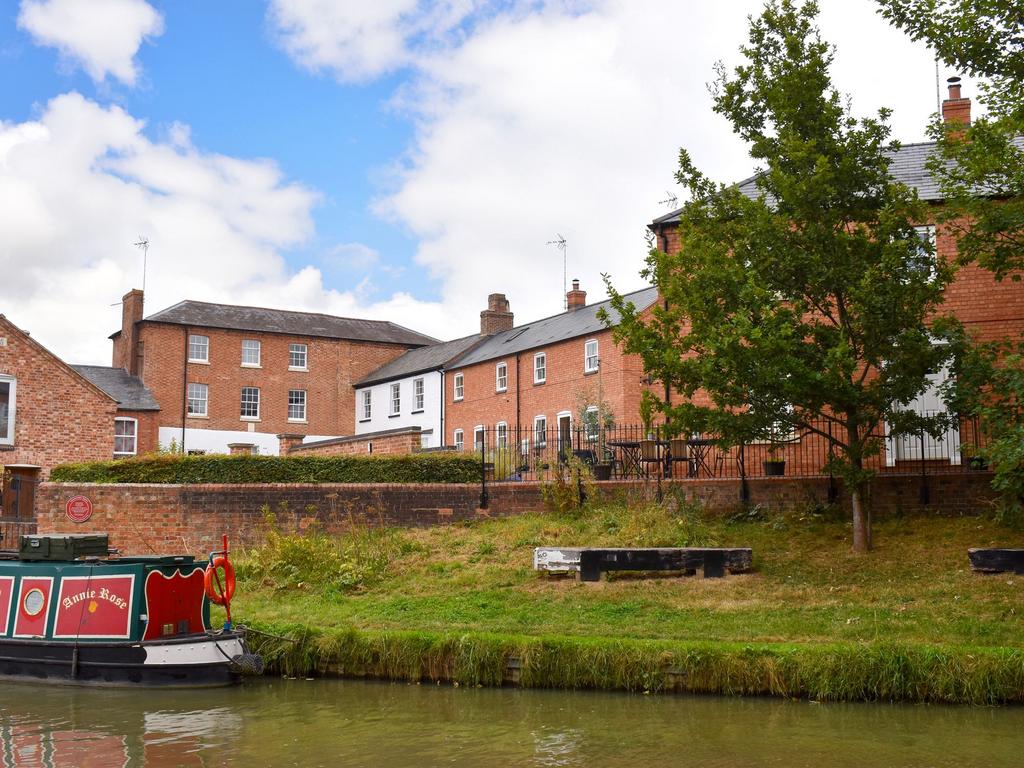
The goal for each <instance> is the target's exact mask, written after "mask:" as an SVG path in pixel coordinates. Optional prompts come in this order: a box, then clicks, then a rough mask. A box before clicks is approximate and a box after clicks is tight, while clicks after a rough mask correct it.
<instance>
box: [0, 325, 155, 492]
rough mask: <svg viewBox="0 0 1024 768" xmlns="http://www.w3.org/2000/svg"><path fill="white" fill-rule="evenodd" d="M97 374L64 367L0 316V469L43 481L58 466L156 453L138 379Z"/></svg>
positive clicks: (149, 402)
mask: <svg viewBox="0 0 1024 768" xmlns="http://www.w3.org/2000/svg"><path fill="white" fill-rule="evenodd" d="M104 370H105V371H106V372H100V371H96V370H94V369H92V367H89V366H83V367H81V368H77V369H76V368H75V367H73V366H70V365H68V364H67V363H65V362H64V361H63V360H61V359H60V358H59V357H57V356H56V355H54V354H53V353H52V352H50V351H49V350H47V349H46V348H45V347H43V346H42V345H41V344H40V343H39V342H38V341H36V340H35V339H33V338H32V337H31V336H29V334H28V333H26V332H25V331H22V330H21V329H19V328H18V327H17V326H15V325H14V324H13V323H12V322H11V321H10V320H8V319H7V318H6V317H4V316H3V315H0V464H2V465H3V466H4V467H5V468H7V469H8V470H11V469H12V468H13V469H18V470H20V471H21V473H22V474H25V475H29V476H36V475H38V476H41V477H42V478H45V477H46V476H47V475H48V474H49V471H50V469H52V468H53V467H54V466H55V465H57V464H63V463H66V462H74V461H100V460H104V459H110V458H114V457H116V456H128V455H133V454H135V453H137V452H144V451H147V450H152V449H153V448H155V447H156V440H155V432H156V430H155V424H156V414H157V406H156V402H155V401H154V400H153V398H152V396H151V395H150V393H149V392H148V391H147V390H146V389H145V387H144V386H142V383H141V382H140V381H139V380H138V379H137V378H135V377H131V376H128V374H126V373H124V372H119V371H112V370H111V369H104ZM109 374H113V376H111V375H109ZM29 470H32V471H29Z"/></svg>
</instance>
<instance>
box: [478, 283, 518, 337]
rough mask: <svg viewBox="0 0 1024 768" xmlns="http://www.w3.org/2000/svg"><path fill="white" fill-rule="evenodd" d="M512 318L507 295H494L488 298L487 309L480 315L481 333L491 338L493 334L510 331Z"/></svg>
mask: <svg viewBox="0 0 1024 768" xmlns="http://www.w3.org/2000/svg"><path fill="white" fill-rule="evenodd" d="M512 317H513V316H512V312H511V311H509V306H508V299H506V298H505V294H504V293H492V294H491V295H490V296H488V297H487V309H485V310H484V311H483V312H481V313H480V333H482V334H484V335H487V336H489V335H490V334H492V333H501V332H502V331H510V330H512Z"/></svg>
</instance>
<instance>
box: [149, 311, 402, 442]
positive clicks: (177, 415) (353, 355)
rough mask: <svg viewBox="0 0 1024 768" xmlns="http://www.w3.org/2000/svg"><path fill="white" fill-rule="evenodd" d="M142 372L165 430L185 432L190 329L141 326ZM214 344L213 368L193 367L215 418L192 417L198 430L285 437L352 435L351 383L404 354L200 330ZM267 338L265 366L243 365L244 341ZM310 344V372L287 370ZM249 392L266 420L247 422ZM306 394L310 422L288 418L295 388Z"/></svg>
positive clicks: (396, 349)
mask: <svg viewBox="0 0 1024 768" xmlns="http://www.w3.org/2000/svg"><path fill="white" fill-rule="evenodd" d="M139 328H140V330H139V337H140V339H141V340H142V349H143V358H142V365H141V368H140V375H141V376H142V380H143V382H145V384H146V386H147V387H149V388H150V390H151V391H152V392H153V396H154V397H155V398H156V400H157V402H158V403H159V404H160V408H161V416H160V425H161V426H165V427H180V426H181V413H182V396H183V381H182V366H183V365H184V364H185V363H184V358H185V344H186V338H187V336H188V334H189V331H188V330H187V329H186V328H185V327H184V326H179V325H169V324H162V323H151V322H144V323H143V324H142V325H141V326H139ZM191 332H192V333H196V334H200V335H203V336H207V337H209V339H210V348H209V360H210V362H209V364H208V365H207V364H202V363H188V381H189V382H191V383H196V384H206V385H207V386H208V387H209V402H208V409H209V410H208V416H207V417H206V418H202V417H189V418H188V419H187V420H186V426H188V427H189V428H192V429H223V430H243V431H244V430H246V429H248V426H249V424H251V423H255V431H257V432H264V433H272V434H278V433H282V432H294V433H300V434H304V435H308V434H315V435H325V434H326V435H332V434H337V435H345V434H351V433H353V432H354V431H355V390H354V389H353V387H352V384H353V383H354V382H356V381H358V380H359V379H360V378H362V377H363V376H365V375H366V374H367V373H370V372H371V371H373V370H375V369H377V368H379V367H380V366H381V365H383V364H384V363H386V362H388V361H390V360H393V359H394V358H396V357H398V356H399V355H401V354H402V353H403V352H404V351H405V349H406V348H405V347H402V346H398V345H394V344H376V343H370V342H356V341H346V340H340V339H321V338H311V337H302V336H291V335H285V334H272V333H254V332H250V331H228V330H217V329H210V328H206V329H204V328H195V329H192V331H191ZM243 339H256V340H259V341H260V347H261V348H260V365H261V367H260V368H243V367H242V340H243ZM292 343H299V344H306V345H307V364H308V369H309V370H308V371H289V370H288V346H289V344H292ZM242 387H259V388H260V420H259V421H257V422H250V421H248V420H245V421H243V420H242V419H241V418H240V415H239V410H240V400H241V390H242ZM290 389H304V390H306V422H307V423H304V424H303V423H297V422H290V421H288V390H290Z"/></svg>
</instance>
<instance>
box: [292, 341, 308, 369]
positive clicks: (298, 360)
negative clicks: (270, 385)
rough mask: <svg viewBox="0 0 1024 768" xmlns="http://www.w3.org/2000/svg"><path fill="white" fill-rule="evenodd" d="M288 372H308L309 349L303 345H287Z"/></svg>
mask: <svg viewBox="0 0 1024 768" xmlns="http://www.w3.org/2000/svg"><path fill="white" fill-rule="evenodd" d="M288 370H290V371H307V370H309V348H308V347H307V346H306V345H305V344H289V345H288Z"/></svg>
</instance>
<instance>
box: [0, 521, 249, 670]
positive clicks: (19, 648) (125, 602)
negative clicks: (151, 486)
mask: <svg viewBox="0 0 1024 768" xmlns="http://www.w3.org/2000/svg"><path fill="white" fill-rule="evenodd" d="M233 593H234V572H233V570H232V568H231V563H230V561H229V560H228V552H227V537H225V539H224V547H223V549H222V550H221V551H218V552H214V553H212V554H211V556H210V558H209V560H208V561H206V560H196V559H195V558H194V557H193V556H191V555H167V556H145V557H118V556H116V553H114V552H113V551H111V550H109V549H108V540H107V537H106V536H105V535H103V534H79V535H73V536H71V535H60V536H22V537H21V542H20V548H19V549H18V550H15V551H7V550H3V551H0V678H6V679H13V680H28V681H37V682H58V683H71V684H79V685H144V686H145V685H152V686H161V685H170V686H183V687H199V686H214V685H229V684H232V683H235V682H238V681H239V680H240V678H241V676H242V675H243V674H246V673H259V672H261V671H262V662H261V661H260V659H259V657H258V656H254V655H253V654H250V653H249V650H248V647H247V645H246V641H245V630H244V629H242V628H240V627H235V626H233V625H232V623H231V613H230V611H231V605H230V601H231V596H232V594H233ZM211 600H212V602H216V603H219V604H221V605H224V606H225V608H226V610H227V616H228V620H227V621H226V622H225V623H224V625H223V627H221V628H219V629H217V630H214V629H213V628H212V627H211V625H210V603H211Z"/></svg>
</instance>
